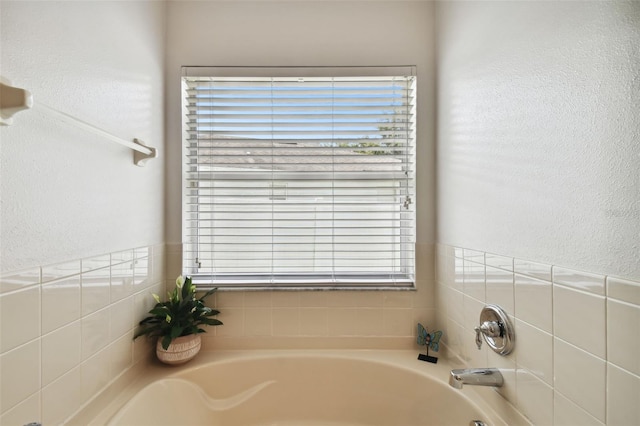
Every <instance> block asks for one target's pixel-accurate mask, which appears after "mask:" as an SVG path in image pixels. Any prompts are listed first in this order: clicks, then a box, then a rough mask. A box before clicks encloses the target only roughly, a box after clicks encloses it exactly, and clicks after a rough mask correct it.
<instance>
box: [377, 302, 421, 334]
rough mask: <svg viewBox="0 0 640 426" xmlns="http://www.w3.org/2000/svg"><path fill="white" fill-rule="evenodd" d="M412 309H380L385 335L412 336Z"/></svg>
mask: <svg viewBox="0 0 640 426" xmlns="http://www.w3.org/2000/svg"><path fill="white" fill-rule="evenodd" d="M414 326H415V325H414V323H413V310H412V309H410V308H409V309H407V308H385V309H383V310H382V328H383V334H384V335H385V336H413V335H414V334H413V329H414Z"/></svg>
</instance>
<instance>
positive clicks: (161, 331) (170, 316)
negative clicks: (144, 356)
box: [133, 275, 222, 364]
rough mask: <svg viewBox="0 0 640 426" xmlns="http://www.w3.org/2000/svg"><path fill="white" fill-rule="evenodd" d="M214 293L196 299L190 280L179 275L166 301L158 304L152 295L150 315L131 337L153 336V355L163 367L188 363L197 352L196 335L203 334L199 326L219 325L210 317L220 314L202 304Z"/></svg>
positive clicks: (156, 297) (197, 341) (155, 297)
mask: <svg viewBox="0 0 640 426" xmlns="http://www.w3.org/2000/svg"><path fill="white" fill-rule="evenodd" d="M216 290H217V289H215V288H214V289H211V290H209V291H207V292H206V293H205V294H204V295H203V296H202V297H201V298H199V299H197V298H196V286H195V285H194V284H192V282H191V277H186V278H183V277H182V275H181V276H179V277H178V278H177V279H176V287H175V288H174V289H173V291H172V292H169V293H168V300H167V301H166V302H161V301H160V297H159V296H158V295H157V294H154V295H153V298H154V299H155V301H156V305H155V306H154V307H153V309H151V310H150V311H149V314H151V315H149V316H148V317H146V318H145V319H143V320H142V321H140V327H141V329H140V330H139V331H138V332H136V333H135V335H134V336H133V338H134V339H136V338H138V337H140V336H142V335H145V336H147V337H151V338H153V337H157V338H158V341H157V343H156V355H157V356H158V359H159V360H160V361H162V362H164V363H166V364H182V363H184V362H187V361H189V360H190V359H192V358H193V357H194V356H196V354H197V353H198V352H199V351H200V346H201V339H200V333H204V332H206V330H204V329H202V328H200V326H201V325H222V322H221V321H219V320H217V319H215V318H212V317H214V316H216V315H218V314H219V313H220V312H219V311H217V310H215V309H211V308H209V307H207V306H205V305H204V300H205V299H206V298H207V297H209V296H210V295H212V294H213V293H214V292H215V291H216Z"/></svg>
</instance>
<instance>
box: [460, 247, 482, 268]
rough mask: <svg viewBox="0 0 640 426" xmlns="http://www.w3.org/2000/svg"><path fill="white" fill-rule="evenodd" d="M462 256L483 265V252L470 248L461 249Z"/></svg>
mask: <svg viewBox="0 0 640 426" xmlns="http://www.w3.org/2000/svg"><path fill="white" fill-rule="evenodd" d="M462 256H463V257H464V259H465V260H470V261H472V262H476V263H482V264H483V265H484V252H482V251H478V250H471V249H462Z"/></svg>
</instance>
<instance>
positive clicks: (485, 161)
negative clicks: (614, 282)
mask: <svg viewBox="0 0 640 426" xmlns="http://www.w3.org/2000/svg"><path fill="white" fill-rule="evenodd" d="M437 21H438V25H439V33H438V37H439V41H438V131H439V137H438V169H439V171H438V241H439V242H442V243H445V244H450V245H454V246H459V247H468V248H472V249H477V250H483V251H488V252H493V253H498V254H503V255H508V256H515V257H520V258H524V259H529V260H536V261H540V262H545V263H549V264H554V265H563V266H566V267H570V268H576V269H581V270H585V271H591V272H597V273H602V274H613V275H618V276H622V277H628V278H634V279H638V278H640V262H639V261H638V259H639V258H640V244H639V243H638V241H640V173H639V172H638V171H639V170H640V139H639V138H640V114H639V113H638V111H640V3H638V2H443V3H439V4H438V14H437Z"/></svg>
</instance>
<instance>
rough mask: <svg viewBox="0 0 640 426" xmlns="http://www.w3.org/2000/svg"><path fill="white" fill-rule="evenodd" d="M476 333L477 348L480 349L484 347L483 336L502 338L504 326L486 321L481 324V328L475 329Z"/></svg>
mask: <svg viewBox="0 0 640 426" xmlns="http://www.w3.org/2000/svg"><path fill="white" fill-rule="evenodd" d="M474 330H475V331H476V346H477V347H478V349H480V348H481V347H482V335H483V334H484V335H485V336H487V337H500V336H502V326H501V325H500V323H499V322H497V321H485V322H483V323H482V324H480V327H474Z"/></svg>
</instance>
